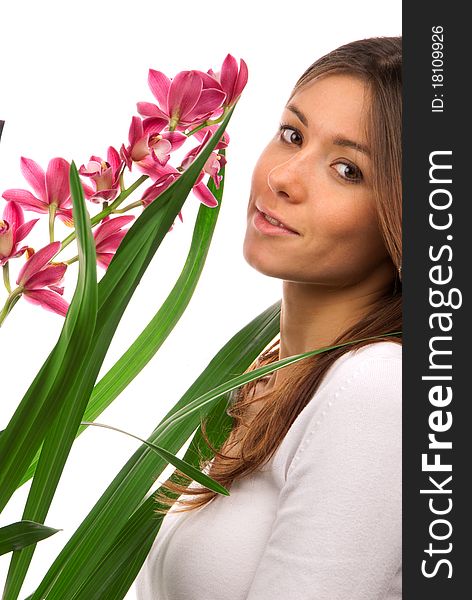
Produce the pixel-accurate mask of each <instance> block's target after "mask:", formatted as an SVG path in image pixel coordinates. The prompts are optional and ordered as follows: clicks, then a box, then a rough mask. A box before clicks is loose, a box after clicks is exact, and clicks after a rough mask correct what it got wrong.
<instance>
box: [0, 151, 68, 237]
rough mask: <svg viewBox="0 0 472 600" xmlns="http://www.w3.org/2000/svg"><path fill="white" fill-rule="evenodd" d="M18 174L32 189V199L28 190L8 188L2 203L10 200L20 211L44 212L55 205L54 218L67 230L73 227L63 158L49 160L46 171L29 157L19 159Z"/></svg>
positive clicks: (66, 169) (66, 168) (65, 163)
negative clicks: (20, 174)
mask: <svg viewBox="0 0 472 600" xmlns="http://www.w3.org/2000/svg"><path fill="white" fill-rule="evenodd" d="M20 164H21V172H22V173H23V176H24V177H25V179H26V181H27V182H28V183H29V184H30V186H31V187H32V188H33V190H34V192H35V194H36V196H34V195H33V194H32V193H31V192H29V191H28V190H20V189H11V190H6V191H5V192H3V194H2V195H3V197H4V198H5V200H8V201H10V202H11V201H14V202H17V203H18V204H20V205H21V206H22V207H23V208H24V209H26V210H31V211H33V212H37V213H48V212H49V207H50V206H51V205H53V204H54V205H56V215H57V216H58V217H59V218H60V219H61V221H63V222H64V223H65V224H66V225H68V226H69V227H72V226H73V218H72V208H71V207H72V201H71V197H70V188H69V169H70V165H69V163H68V162H67V161H66V160H65V159H63V158H53V159H52V160H50V161H49V165H48V169H47V172H46V173H45V172H44V171H43V169H42V168H41V167H40V166H39V165H38V163H36V162H35V161H34V160H31V159H30V158H25V157H24V156H22V157H21V161H20Z"/></svg>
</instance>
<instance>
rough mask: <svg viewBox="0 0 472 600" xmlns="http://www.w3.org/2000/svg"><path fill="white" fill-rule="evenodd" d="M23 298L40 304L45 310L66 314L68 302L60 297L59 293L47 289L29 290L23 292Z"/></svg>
mask: <svg viewBox="0 0 472 600" xmlns="http://www.w3.org/2000/svg"><path fill="white" fill-rule="evenodd" d="M24 296H25V299H26V300H28V301H29V302H31V303H32V304H37V305H39V306H42V307H43V308H45V309H46V310H49V311H51V312H54V313H57V314H59V315H62V316H63V317H65V316H66V314H67V311H68V309H69V303H68V302H66V301H65V300H64V298H61V296H59V294H56V293H55V292H51V291H49V290H31V291H28V292H25V293H24Z"/></svg>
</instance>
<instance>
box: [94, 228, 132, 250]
mask: <svg viewBox="0 0 472 600" xmlns="http://www.w3.org/2000/svg"><path fill="white" fill-rule="evenodd" d="M127 233H128V230H127V229H123V230H121V231H117V232H116V233H113V234H112V235H110V236H108V237H107V238H106V239H105V240H103V242H101V243H100V244H99V245H98V246H97V252H98V253H102V252H116V249H117V248H118V246H119V245H120V244H121V242H122V240H123V238H124V237H125V235H126V234H127Z"/></svg>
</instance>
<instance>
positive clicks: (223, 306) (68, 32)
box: [0, 0, 401, 598]
mask: <svg viewBox="0 0 472 600" xmlns="http://www.w3.org/2000/svg"><path fill="white" fill-rule="evenodd" d="M400 34H401V2H400V0H390V1H389V2H388V3H382V2H380V3H379V2H378V1H371V0H362V1H360V2H355V3H353V2H348V1H346V0H338V1H337V2H330V3H325V2H323V3H321V2H320V3H317V2H313V1H301V0H298V1H297V0H291V2H287V1H286V0H282V1H281V0H271V1H270V2H269V1H259V2H254V1H253V0H252V1H244V2H242V1H239V2H237V3H236V2H233V3H227V2H215V3H211V4H210V3H205V4H204V3H198V2H194V1H192V0H180V1H179V2H178V3H174V4H169V3H161V2H157V1H156V0H153V1H149V0H141V1H140V2H139V3H137V4H132V3H131V2H123V1H118V0H114V1H113V2H112V1H111V0H105V1H102V2H97V1H96V0H93V1H92V0H82V1H81V2H80V3H75V4H71V3H64V2H59V1H57V0H43V1H42V2H33V1H31V0H27V1H24V2H18V3H13V2H10V3H8V6H5V7H4V8H3V10H2V18H1V32H0V56H1V57H2V66H1V68H2V74H1V79H0V86H1V87H0V89H1V93H0V118H1V119H4V120H5V121H6V125H5V129H4V132H3V139H2V142H1V144H0V194H1V192H3V191H4V190H5V189H7V188H15V187H18V188H28V186H27V184H26V182H25V181H24V180H23V179H22V176H21V172H20V168H19V161H20V156H26V157H28V158H33V159H34V160H36V161H37V162H38V163H40V164H41V165H42V166H43V168H45V167H46V166H47V163H48V161H49V160H50V159H51V158H53V157H55V156H62V157H64V158H66V159H67V160H69V161H70V160H72V159H73V160H75V161H76V163H77V165H78V166H79V165H80V164H82V163H83V162H85V161H87V160H88V158H89V156H90V155H91V154H98V155H101V156H105V153H106V149H107V147H108V145H110V144H112V145H114V146H115V147H117V148H119V147H120V145H121V143H122V142H124V141H126V140H127V134H128V128H129V123H130V120H131V116H132V115H135V114H137V113H136V102H137V101H149V102H154V98H153V96H152V94H151V92H150V90H149V88H148V86H147V73H148V69H149V68H154V69H157V70H161V71H163V72H165V73H166V74H167V75H168V76H169V77H173V76H175V74H176V73H177V72H178V71H181V70H187V69H201V70H204V71H206V70H208V69H209V68H213V69H214V70H215V71H218V70H219V69H220V66H221V63H222V61H223V59H224V58H225V56H226V54H227V53H228V52H230V53H231V54H233V56H235V57H236V58H237V59H239V58H241V57H243V58H244V59H245V60H246V62H247V64H248V66H249V82H248V85H247V87H246V90H245V92H244V94H243V96H242V99H241V101H240V102H239V104H238V107H237V109H236V111H235V114H234V116H233V118H232V120H231V122H230V125H229V128H228V131H229V134H230V136H231V144H230V147H229V149H228V151H227V158H228V166H227V177H226V186H225V194H224V199H223V202H224V204H223V206H222V210H221V214H220V217H219V222H218V226H217V230H216V232H215V235H214V238H213V242H212V247H211V250H210V253H209V257H208V259H207V264H206V266H205V270H204V272H203V275H202V277H201V279H200V283H199V285H198V287H197V291H196V293H195V295H194V297H193V299H192V301H191V303H190V305H189V307H188V309H187V311H186V313H185V315H184V316H183V318H182V319H181V320H180V322H179V324H178V326H177V327H176V328H175V329H174V331H173V333H172V334H171V336H170V338H169V339H168V340H167V341H166V342H165V344H164V346H163V347H162V348H161V351H160V352H159V354H158V355H156V357H155V358H154V359H153V360H152V361H151V362H150V363H149V364H148V366H147V368H145V369H144V371H143V372H141V373H140V374H139V375H138V377H137V378H136V379H135V380H134V381H133V382H132V383H131V384H130V385H129V386H128V388H127V389H126V390H125V391H124V392H123V393H122V394H121V395H120V396H119V397H118V398H117V399H116V400H115V402H114V404H113V405H112V406H111V407H110V408H109V409H108V410H107V411H105V412H104V413H103V414H102V416H101V417H100V419H99V421H100V422H102V423H107V424H110V425H114V426H115V427H120V428H122V429H126V430H128V431H130V432H132V433H134V434H136V435H138V436H141V437H147V436H148V435H149V433H150V432H151V431H152V430H153V429H154V427H155V426H156V425H157V424H158V422H159V421H160V419H161V418H162V417H163V416H164V414H165V413H166V412H167V411H168V410H169V408H170V407H171V406H172V405H173V404H175V402H177V400H178V399H179V398H180V397H181V395H182V394H183V393H184V392H185V390H186V389H187V388H188V387H189V385H190V384H191V383H192V382H193V381H194V379H195V378H196V377H197V376H198V375H199V374H200V373H201V371H202V370H203V369H204V368H205V367H206V365H207V364H208V362H209V360H210V359H211V358H212V357H213V355H214V354H215V353H216V352H217V351H218V350H219V349H220V348H221V347H222V346H223V345H224V344H225V343H226V341H227V340H228V339H229V338H230V337H231V336H232V335H233V334H234V333H235V332H236V331H238V330H239V329H240V328H241V327H242V326H244V325H245V324H246V323H247V322H248V321H249V320H251V319H252V318H253V317H255V316H256V315H257V314H259V313H260V312H261V311H262V310H264V309H265V308H266V307H267V306H269V305H270V304H272V303H273V302H275V301H276V300H278V299H279V298H280V296H281V282H280V281H279V280H277V279H274V278H269V277H265V276H263V275H261V274H260V273H258V272H256V271H255V270H253V269H252V268H251V267H250V266H249V265H248V264H247V263H246V262H245V261H244V258H243V256H242V243H243V239H244V234H245V228H246V207H247V201H248V195H249V186H250V177H251V172H252V168H253V165H254V163H255V161H256V159H257V157H258V155H259V153H260V152H261V150H262V149H263V147H264V146H265V144H266V143H267V142H268V140H269V138H270V137H272V136H273V135H274V134H275V131H276V128H277V126H278V123H279V117H280V114H281V112H282V109H283V106H284V103H285V102H286V100H287V99H288V96H289V94H290V91H291V89H292V87H293V85H294V84H295V82H296V80H297V79H298V77H299V76H300V75H301V74H302V72H303V71H304V70H305V69H306V68H307V67H308V66H309V65H310V64H311V63H312V62H314V60H316V59H317V58H318V57H320V56H321V55H323V54H325V53H326V52H328V51H330V50H332V49H334V48H336V47H338V46H340V45H342V44H344V43H347V42H350V41H353V40H356V39H360V38H365V37H370V36H387V35H388V36H390V35H400ZM191 146H192V144H191V143H189V146H188V148H187V149H189V148H190V147H191ZM171 163H172V161H171ZM172 164H175V163H172ZM134 176H136V175H135V174H134V173H133V176H132V177H130V178H128V182H130V181H132V180H133V177H134ZM136 199H139V196H138V197H137V198H136ZM4 205H5V202H4V200H3V199H1V200H0V215H1V211H2V210H3V207H4ZM197 210H198V200H197V199H196V198H195V197H194V196H192V195H191V196H189V198H188V200H187V203H186V204H185V206H184V209H183V217H184V223H183V224H182V223H181V222H180V221H179V220H177V221H176V226H175V228H174V230H173V231H172V232H171V233H170V234H169V235H168V236H167V238H166V240H165V241H164V243H163V244H162V246H161V249H160V250H159V252H158V254H157V255H156V257H155V259H154V260H153V262H152V263H151V265H150V267H149V268H148V271H147V272H146V274H145V276H144V278H143V280H142V282H141V284H140V286H139V288H138V289H137V291H136V293H135V295H134V297H133V299H132V301H131V303H130V305H129V307H128V309H127V310H126V312H125V314H124V317H123V319H122V322H121V324H120V328H119V329H118V331H117V334H116V336H115V338H114V340H113V342H112V345H111V347H110V351H109V353H108V355H107V358H106V360H105V363H104V365H103V368H102V371H101V374H100V377H101V376H102V375H103V374H104V373H105V372H106V371H107V370H108V369H109V368H110V367H111V366H112V365H113V364H114V363H115V362H116V360H117V359H118V358H119V357H120V356H121V354H122V353H123V352H124V351H125V350H126V349H127V348H128V346H129V345H130V343H131V342H132V341H133V340H134V339H135V338H136V336H137V335H138V334H139V333H140V332H141V330H142V329H143V327H144V326H145V325H146V324H147V323H148V322H149V320H150V319H151V318H152V316H153V315H154V314H155V313H156V311H157V310H158V308H159V306H160V305H161V303H162V301H163V300H164V298H165V297H166V295H167V293H168V291H169V290H170V289H171V287H172V285H173V283H174V281H175V279H176V278H177V277H178V275H179V273H180V270H181V268H182V265H183V261H184V258H185V256H186V253H187V250H188V245H189V241H190V239H191V234H192V228H193V223H194V219H195V216H196V213H197ZM90 212H91V214H92V215H93V214H96V212H97V211H96V209H95V206H91V209H90ZM139 212H140V211H137V212H136V211H135V214H136V215H137V214H139ZM38 216H39V215H38V214H36V213H31V212H27V213H25V218H26V220H29V219H32V218H37V217H38ZM0 218H1V217H0ZM58 223H59V222H58ZM57 231H58V235H57V239H63V238H64V237H65V236H66V235H67V234H68V233H69V231H68V230H67V229H66V228H63V227H62V224H60V226H57ZM47 235H48V234H47V218H46V216H43V217H42V218H41V220H40V221H39V222H38V224H37V225H36V226H35V228H34V230H33V232H32V233H31V235H30V236H29V237H28V238H27V241H28V243H29V245H32V246H33V247H35V248H36V249H39V248H40V247H42V246H43V245H45V244H46V243H48V237H47ZM65 254H66V258H69V257H70V256H72V254H71V253H65ZM22 263H23V259H17V260H16V262H15V264H14V265H13V264H12V265H11V279H12V283H14V279H16V275H17V273H18V270H19V267H20V266H21V264H22ZM75 274H76V270H75V268H74V267H71V268H70V269H69V272H68V274H67V275H68V276H67V277H66V291H65V297H66V299H68V300H70V298H71V297H72V294H73V289H74V284H75ZM102 274H103V271H102V270H101V269H100V268H99V276H102ZM4 292H5V290H4V289H3V287H2V291H1V292H0V302H1V304H2V305H3V302H4V300H5V297H6V292H5V293H4ZM62 323H63V319H62V317H60V316H58V315H55V314H53V313H50V312H47V311H45V310H43V309H41V308H40V307H35V306H33V305H31V304H29V303H27V302H25V301H24V300H21V301H20V302H19V303H18V304H17V305H16V306H15V308H14V310H13V312H12V313H11V314H10V315H9V317H8V318H7V320H6V321H5V323H4V326H3V327H2V329H1V330H0V336H1V338H0V339H1V342H0V344H1V346H0V347H1V357H0V374H1V383H0V429H2V428H3V427H5V426H6V424H7V423H8V420H9V418H10V417H11V415H12V413H13V411H14V409H15V407H16V405H17V404H18V402H19V401H20V400H21V398H22V396H23V394H24V393H25V392H26V390H27V388H28V386H29V384H30V382H31V381H32V379H33V377H34V375H35V374H36V372H37V371H38V369H39V368H40V367H41V365H42V363H43V361H44V359H45V358H46V356H47V354H48V353H49V351H50V349H51V348H52V346H53V344H54V342H55V341H56V339H57V337H58V335H59V332H60V329H61V326H62ZM138 445H139V443H138V442H136V441H134V440H132V439H130V438H128V437H127V436H123V435H121V434H118V433H115V432H112V431H108V430H104V429H100V428H89V430H88V431H87V432H85V433H84V434H82V436H81V437H80V438H79V440H78V441H77V442H76V444H75V445H74V448H73V450H72V452H71V454H70V457H69V460H68V463H67V465H66V469H65V472H64V475H63V477H62V479H61V482H60V486H59V489H58V492H57V494H56V498H55V500H54V502H53V505H52V507H51V510H50V512H49V515H48V517H47V520H46V524H48V525H50V526H52V527H57V528H61V529H62V530H63V531H61V532H60V533H58V534H56V535H55V536H53V537H51V538H49V539H48V540H45V541H43V542H41V543H40V544H39V545H38V548H37V551H36V554H35V557H34V559H33V563H32V566H31V568H30V573H29V575H28V578H27V582H26V584H25V587H24V592H23V594H22V597H25V596H26V595H27V594H26V592H27V593H31V592H32V591H33V590H34V587H35V586H36V585H37V584H38V583H39V581H40V580H41V578H42V576H43V575H44V573H45V572H46V569H47V567H48V566H49V565H50V563H51V562H52V560H53V559H54V557H55V556H56V555H57V553H58V552H59V550H60V549H61V548H62V546H63V545H64V543H65V542H66V541H67V539H68V538H69V536H70V535H71V534H72V533H73V531H74V530H75V529H76V527H77V526H78V525H79V524H80V522H81V521H82V519H83V518H84V517H85V515H86V514H87V513H88V511H89V510H90V508H91V507H92V506H93V504H94V503H95V502H96V500H97V499H98V498H99V496H100V495H101V493H102V492H103V491H104V489H105V488H106V486H107V485H108V483H109V482H110V481H111V480H112V479H113V477H114V475H115V474H116V473H117V472H118V470H119V469H120V467H121V466H122V464H123V463H124V462H125V461H126V460H127V459H128V457H129V456H130V454H131V453H132V452H134V450H135V449H136V447H137V446H138ZM181 454H182V453H181ZM168 474H169V471H166V472H165V476H163V477H162V479H165V478H166V477H167V476H168ZM28 487H29V486H27V485H26V486H23V488H22V489H21V490H20V491H18V492H17V493H16V495H15V496H14V497H13V499H12V501H11V502H10V504H9V506H8V507H7V509H6V510H5V511H4V513H3V514H2V515H1V516H0V526H2V525H6V524H8V523H11V522H13V521H16V520H19V519H20V518H21V512H22V508H23V505H24V501H25V498H26V493H27V491H28ZM7 568H8V557H1V559H0V589H1V587H3V580H4V576H5V574H6V571H7ZM134 597H135V595H134V591H130V593H129V595H128V596H127V598H134Z"/></svg>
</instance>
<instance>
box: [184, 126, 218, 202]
mask: <svg viewBox="0 0 472 600" xmlns="http://www.w3.org/2000/svg"><path fill="white" fill-rule="evenodd" d="M211 136H212V131H207V132H206V133H205V135H204V136H203V139H202V141H201V142H200V144H199V145H198V146H196V147H195V148H192V150H190V152H187V154H186V155H185V156H184V159H183V160H182V167H183V168H184V169H188V167H189V166H190V165H191V164H192V163H193V161H194V160H195V158H196V157H197V156H198V154H199V153H200V152H201V150H202V148H203V147H204V146H205V145H206V144H207V142H208V140H209V139H210V138H211ZM223 145H224V143H223ZM217 147H218V145H217ZM225 164H226V158H225V157H224V156H221V155H220V154H217V153H216V152H212V153H211V154H210V156H209V157H208V159H207V161H206V162H205V164H204V166H203V170H202V172H201V173H200V175H199V177H198V179H197V184H199V183H200V181H201V180H202V179H203V177H204V174H205V173H208V174H209V175H210V176H211V177H212V179H213V181H214V182H215V185H216V187H217V188H218V187H220V182H221V179H222V177H221V175H218V172H219V170H220V169H221V167H224V165H225ZM205 188H206V186H205ZM206 189H207V190H208V188H206ZM208 192H209V190H208ZM209 193H210V194H211V192H209ZM207 195H208V194H207ZM211 195H212V194H211ZM202 201H203V200H202ZM204 204H205V202H204Z"/></svg>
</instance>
